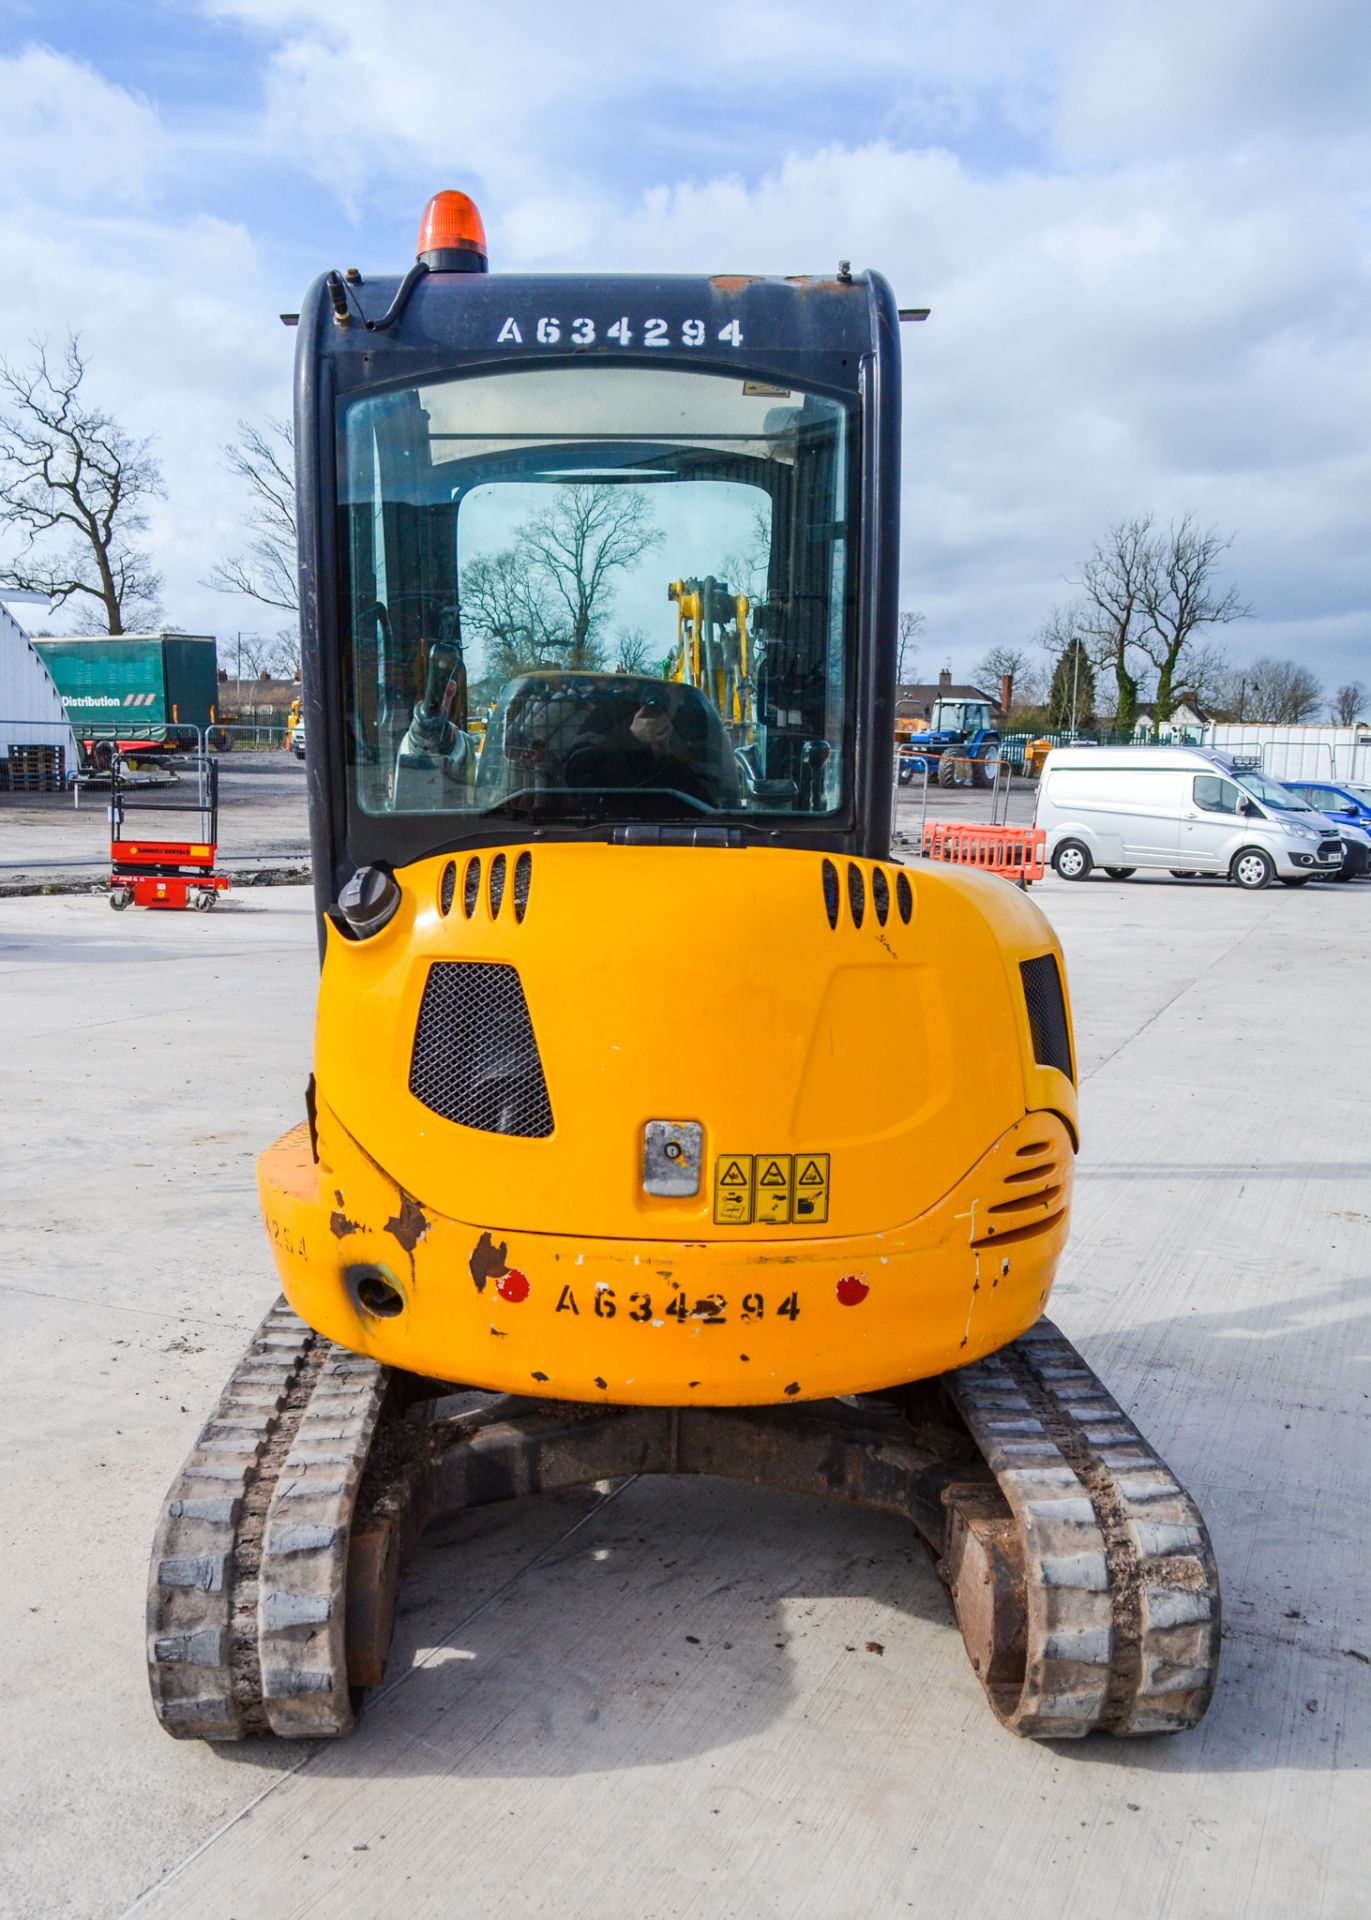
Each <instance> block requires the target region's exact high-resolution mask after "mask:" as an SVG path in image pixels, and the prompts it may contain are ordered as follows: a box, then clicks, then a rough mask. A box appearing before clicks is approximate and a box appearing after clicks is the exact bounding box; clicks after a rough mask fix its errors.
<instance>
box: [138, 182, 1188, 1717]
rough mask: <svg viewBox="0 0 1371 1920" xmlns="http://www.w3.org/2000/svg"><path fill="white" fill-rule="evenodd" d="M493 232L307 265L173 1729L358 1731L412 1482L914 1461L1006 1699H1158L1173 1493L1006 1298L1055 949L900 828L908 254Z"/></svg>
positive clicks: (1055, 987)
mask: <svg viewBox="0 0 1371 1920" xmlns="http://www.w3.org/2000/svg"><path fill="white" fill-rule="evenodd" d="M485 268H486V256H485V242H484V235H483V232H482V231H481V228H480V224H479V219H478V217H477V216H476V215H475V211H474V209H473V208H472V207H471V205H470V202H468V201H466V200H465V198H464V197H463V196H461V195H440V196H438V197H437V200H436V201H435V202H434V203H433V204H432V205H431V207H430V209H429V212H428V214H427V215H426V217H425V223H424V227H423V229H422V231H421V240H420V249H419V256H418V259H417V260H416V263H415V266H414V268H412V269H411V270H410V272H409V273H408V274H407V275H405V276H404V277H403V279H379V280H373V279H368V278H362V277H361V276H358V275H355V274H349V275H348V276H347V277H346V278H344V277H343V276H341V275H338V274H329V275H325V276H324V277H323V278H321V279H320V280H319V281H318V282H317V283H316V285H315V286H314V288H313V289H312V290H311V293H310V296H309V298H308V301H307V302H306V305H305V308H304V310H303V312H302V314H301V316H300V333H299V344H298V353H297V436H296V439H297V449H298V458H299V502H298V505H299V525H300V530H301V553H300V570H301V608H302V631H303V649H304V685H305V699H306V720H307V724H308V729H309V740H310V758H309V780H310V808H311V834H312V842H313V873H314V887H315V893H316V899H317V903H318V921H319V929H320V940H321V952H322V971H321V979H320V989H319V1001H318V1011H317V1019H316V1029H315V1057H314V1073H313V1077H312V1079H311V1082H310V1088H309V1094H308V1099H307V1116H306V1119H305V1121H304V1122H303V1123H302V1124H301V1125H300V1126H298V1127H297V1128H296V1129H294V1130H293V1131H292V1132H291V1133H290V1134H288V1135H286V1137H285V1138H284V1139H283V1140H281V1141H279V1142H278V1143H277V1144H276V1146H274V1147H273V1148H271V1149H270V1150H269V1151H268V1152H267V1153H266V1154H265V1155H264V1156H263V1158H262V1160H261V1163H260V1169H259V1183H260V1191H261V1199H262V1208H263V1213H264V1217H265V1221H266V1226H267V1232H268V1236H269V1241H270V1245H271V1249H272V1253H273V1255H274V1258H275V1261H276V1266H277V1270H278V1273H279V1275H280V1279H281V1284H282V1287H283V1290H284V1294H285V1299H284V1301H283V1302H282V1303H281V1305H280V1306H279V1307H278V1308H276V1309H273V1312H272V1314H271V1315H269V1316H268V1320H267V1322H265V1323H264V1326H263V1329H262V1332H261V1333H260V1334H259V1336H258V1339H257V1341H256V1342H255V1343H254V1344H253V1346H252V1347H251V1348H250V1349H249V1352H248V1354H247V1355H246V1356H245V1359H244V1361H243V1363H242V1365H241V1366H240V1368H239V1370H238V1372H237V1374H235V1377H234V1379H233V1380H232V1381H231V1382H230V1383H229V1387H228V1389H226V1395H225V1398H224V1399H223V1400H222V1401H221V1404H220V1407H219V1408H218V1409H217V1410H216V1414H215V1417H214V1419H213V1420H212V1421H211V1423H210V1427H208V1428H207V1429H206V1434H205V1436H202V1442H201V1443H200V1446H199V1449H198V1451H197V1452H195V1453H193V1454H192V1457H191V1460H190V1461H189V1462H188V1463H187V1467H186V1468H185V1470H184V1472H183V1476H182V1479H181V1480H180V1481H179V1482H178V1483H177V1486H176V1487H174V1488H173V1490H172V1494H171V1495H170V1496H169V1500H168V1505H167V1509H166V1511H165V1513H164V1517H163V1524H162V1529H161V1532H160V1533H159V1539H158V1545H157V1548H156V1550H155V1552H154V1566H153V1583H152V1597H151V1600H150V1635H151V1639H150V1655H151V1667H152V1673H153V1691H154V1697H155V1699H156V1701H157V1704H158V1709H159V1712H160V1713H161V1715H162V1718H163V1721H164V1724H166V1725H167V1726H168V1728H169V1730H171V1731H174V1732H178V1733H190V1734H200V1735H203V1736H204V1737H208V1738H235V1737H241V1736H242V1735H243V1734H246V1733H252V1732H255V1731H259V1730H262V1729H264V1728H268V1727H269V1728H270V1729H271V1730H273V1731H275V1732H277V1733H285V1734H290V1735H301V1736H317V1735H326V1734H333V1733H338V1732H342V1731H345V1730H346V1729H347V1728H348V1727H349V1726H350V1725H351V1723H352V1717H353V1713H354V1705H355V1689H357V1688H358V1687H365V1686H366V1685H370V1684H374V1682H375V1681H376V1679H377V1678H379V1674H380V1671H381V1669H382V1667H383V1665H384V1659H385V1649H386V1645H387V1643H388V1639H389V1624H390V1621H391V1619H392V1617H393V1610H394V1598H395V1587H396V1581H397V1579H398V1569H399V1567H400V1565H401V1563H402V1561H403V1558H404V1555H405V1553H406V1551H407V1550H408V1547H409V1545H410V1544H411V1543H412V1541H413V1539H414V1538H415V1537H416V1536H417V1534H418V1533H419V1532H420V1531H421V1530H422V1528H423V1526H424V1525H425V1524H426V1523H427V1522H428V1521H429V1520H430V1519H432V1518H433V1517H434V1516H435V1515H437V1514H440V1513H451V1512H454V1511H456V1510H459V1509H461V1508H462V1507H464V1506H467V1505H471V1504H474V1503H477V1502H479V1501H481V1500H485V1499H494V1498H506V1497H509V1496H510V1495H512V1494H514V1493H516V1492H519V1491H528V1490H532V1489H533V1488H535V1487H550V1486H553V1485H566V1484H572V1483H574V1482H578V1481H585V1480H599V1479H603V1478H605V1477H607V1476H610V1475H612V1474H615V1473H620V1472H689V1471H695V1472H706V1473H726V1474H735V1475H741V1476H743V1477H746V1478H751V1479H757V1480H767V1481H771V1482H774V1483H775V1484H778V1485H783V1486H787V1487H790V1488H799V1489H803V1490H807V1491H810V1492H813V1493H815V1494H817V1495H826V1496H830V1497H832V1496H836V1497H840V1498H845V1499H852V1500H864V1501H867V1502H869V1503H873V1504H876V1505H882V1506H886V1507H893V1508H895V1509H897V1510H899V1511H902V1512H905V1513H907V1514H908V1515H909V1516H910V1518H911V1519H912V1520H913V1521H914V1523H915V1524H916V1525H917V1526H918V1527H919V1529H920V1530H921V1532H922V1533H923V1534H924V1535H925V1537H926V1538H927V1539H928V1541H929V1542H930V1544H931V1546H932V1547H933V1549H934V1551H935V1553H936V1554H937V1556H938V1559H939V1565H940V1569H941V1570H942V1571H943V1572H944V1575H945V1577H946V1578H947V1579H948V1581H949V1585H950V1587H951V1589H952V1592H953V1596H954V1604H955V1606H956V1610H957V1615H958V1620H959V1624H960V1625H961V1628H962V1631H963V1635H964V1637H965V1639H966V1642H967V1645H968V1649H969V1650H970V1651H971V1654H972V1658H973V1662H974V1664H975V1666H976V1670H977V1672H978V1674H979V1676H980V1678H981V1681H982V1683H983V1684H984V1685H985V1687H986V1690H987V1693H988V1695H989V1697H990V1700H991V1704H992V1706H993V1707H994V1709H995V1711H996V1712H997V1714H998V1715H999V1716H1000V1718H1001V1719H1002V1720H1004V1722H1005V1723H1006V1724H1007V1725H1009V1726H1011V1727H1013V1728H1014V1729H1015V1730H1017V1731H1020V1732H1025V1733H1033V1734H1038V1735H1043V1736H1045V1737H1070V1736H1073V1735H1078V1734H1081V1733H1084V1732H1087V1731H1089V1730H1090V1729H1091V1728H1092V1727H1096V1726H1103V1727H1106V1728H1108V1729H1109V1730H1111V1731H1115V1732H1141V1731H1148V1730H1154V1729H1161V1728H1173V1727H1180V1726H1184V1725H1189V1724H1193V1721H1194V1720H1195V1719H1196V1718H1198V1716H1199V1714H1200V1713H1201V1712H1202V1711H1203V1708H1204V1704H1205V1702H1206V1701H1207V1698H1208V1690H1209V1687H1210V1684H1211V1681H1212V1668H1213V1660H1214V1655H1215V1648H1216V1645H1217V1641H1216V1634H1217V1596H1216V1591H1214V1590H1213V1580H1212V1558H1211V1557H1209V1553H1208V1546H1207V1540H1206V1539H1205V1536H1204V1533H1203V1524H1202V1522H1201V1521H1200V1519H1199V1516H1198V1514H1197V1513H1196V1512H1195V1510H1194V1508H1193V1505H1192V1504H1191V1503H1190V1502H1189V1500H1188V1496H1186V1495H1185V1494H1184V1492H1183V1490H1182V1489H1180V1488H1179V1487H1178V1486H1177V1485H1176V1484H1175V1483H1174V1481H1173V1480H1172V1479H1171V1478H1170V1476H1169V1475H1168V1474H1167V1472H1166V1470H1165V1468H1164V1467H1162V1465H1161V1463H1160V1462H1158V1461H1156V1459H1155V1456H1153V1455H1151V1454H1150V1451H1149V1450H1148V1449H1147V1448H1146V1443H1145V1442H1144V1441H1142V1439H1141V1436H1139V1435H1137V1434H1136V1432H1135V1430H1133V1429H1132V1428H1131V1426H1130V1425H1129V1423H1128V1422H1127V1421H1126V1419H1125V1417H1124V1416H1123V1414H1122V1412H1121V1410H1120V1409H1119V1408H1118V1407H1117V1406H1116V1405H1115V1403H1114V1402H1113V1401H1112V1400H1110V1398H1109V1396H1108V1395H1107V1393H1106V1391H1105V1389H1104V1388H1103V1387H1102V1386H1101V1385H1100V1383H1099V1382H1098V1381H1096V1380H1095V1379H1094V1376H1093V1375H1092V1374H1090V1372H1089V1370H1088V1369H1087V1368H1086V1367H1085V1365H1084V1363H1083V1362H1082V1361H1081V1360H1080V1358H1079V1356H1078V1355H1076V1354H1075V1353H1074V1351H1073V1349H1071V1348H1070V1347H1069V1345H1067V1343H1066V1342H1065V1341H1064V1340H1063V1339H1062V1338H1061V1337H1060V1336H1059V1335H1058V1334H1056V1333H1055V1331H1054V1330H1053V1329H1052V1328H1051V1327H1050V1326H1049V1325H1048V1323H1047V1322H1045V1321H1044V1320H1043V1319H1042V1317H1041V1316H1042V1314H1043V1310H1044V1307H1045V1305H1046V1302H1047V1298H1048V1294H1049V1291H1050V1289H1051V1286H1052V1281H1053V1277H1054V1274H1055V1270H1056V1266H1057V1262H1058V1259H1059V1257H1060V1254H1061V1251H1062V1248H1063V1245H1064V1243H1065V1239H1066V1233H1067V1224H1068V1216H1069V1206H1070V1197H1071V1188H1072V1175H1073V1162H1074V1157H1075V1151H1076V1141H1077V1100H1076V1085H1075V1081H1076V1068H1075V1058H1074V1049H1073V1043H1072V1037H1071V1027H1070V1017H1069V1010H1068V1002H1067V995H1066V984H1065V974H1064V970H1063V966H1062V960H1061V954H1060V949H1059V946H1058V943H1057V941H1056V938H1055V936H1054V934H1053V932H1052V929H1051V927H1050V926H1049V924H1048V922H1047V921H1046V919H1045V918H1044V917H1043V915H1042V914H1041V913H1040V912H1039V911H1038V909H1037V908H1036V907H1035V906H1034V905H1033V904H1031V903H1030V902H1029V901H1028V900H1027V899H1026V898H1024V896H1023V895H1022V894H1021V893H1019V891H1018V890H1017V889H1015V888H1014V887H1012V886H1011V885H1009V884H1007V883H1005V882H1003V881H1001V880H999V879H997V878H995V877H994V876H991V875H986V874H980V873H976V872H971V871H967V870H961V869H950V868H943V869H940V868H935V867H927V868H923V869H920V870H918V871H917V872H915V871H911V870H910V869H908V868H906V867H905V866H904V865H902V864H901V863H899V862H898V861H896V860H895V859H893V858H892V856H891V848H890V839H889V827H890V816H891V794H890V780H891V768H890V755H889V745H888V743H889V740H890V738H891V732H892V727H893V707H894V679H895V632H896V588H897V575H898V553H897V524H898V456H899V437H900V392H899V316H898V314H897V310H896V307H895V303H894V299H893V297H892V295H891V292H890V290H889V288H888V287H887V286H886V284H885V282H884V281H883V280H881V278H880V277H879V276H878V275H876V274H867V273H861V274H852V273H850V272H848V271H847V270H846V268H845V267H844V268H843V269H842V270H840V271H839V273H838V274H836V275H834V276H832V277H828V278H798V279H791V280H779V279H767V278H761V277H750V276H716V277H713V278H703V277H689V276H675V277H673V276H652V277H639V278H625V277H619V276H608V275H606V276H589V277H585V278H565V277H562V278H555V279H554V278H546V277H539V276H500V275H492V274H489V273H488V272H487V271H486V270H485ZM911 1058H913V1059H914V1060H915V1061H917V1063H918V1069H919V1070H918V1072H917V1073H915V1074H911V1073H910V1072H909V1070H908V1063H909V1060H910V1059H911ZM235 1448H238V1449H239V1452H235V1451H234V1449H235ZM1111 1448H1113V1449H1115V1451H1113V1452H1112V1453H1111V1452H1110V1449H1111ZM240 1453H241V1458H240V1457H239V1455H240ZM206 1474H210V1475H213V1474H218V1475H219V1476H220V1477H221V1478H222V1479H224V1480H226V1481H227V1483H228V1484H227V1486H226V1488H225V1489H224V1491H225V1496H226V1497H225V1501H224V1502H223V1503H222V1504H221V1505H219V1506H214V1507H213V1508H212V1510H211V1507H210V1506H207V1505H206V1501H205V1497H204V1495H203V1492H202V1484H203V1476H204V1475H206ZM216 1484H217V1483H216ZM245 1528H246V1529H247V1532H246V1533H245V1532H244V1529H245ZM1130 1528H1132V1529H1133V1531H1132V1533H1130V1532H1129V1529H1130ZM211 1560H213V1561H214V1572H213V1578H212V1579H211V1578H210V1577H209V1576H208V1575H205V1576H204V1578H202V1577H201V1576H202V1575H203V1574H204V1569H205V1567H206V1566H207V1565H208V1564H209V1562H210V1561H211ZM1163 1561H1164V1562H1165V1564H1163ZM206 1580H209V1584H208V1585H207V1584H206ZM216 1581H217V1583H218V1584H215V1583H216ZM1149 1581H1150V1582H1151V1586H1150V1587H1149V1586H1148V1582H1149ZM1154 1589H1155V1592H1156V1594H1157V1595H1158V1596H1161V1597H1159V1598H1157V1599H1156V1601H1155V1603H1153V1602H1149V1601H1147V1600H1145V1599H1139V1598H1138V1596H1139V1594H1141V1593H1143V1592H1144V1590H1146V1591H1147V1592H1152V1591H1153V1590H1154ZM245 1593H246V1595H247V1599H246V1600H244V1598H243V1595H244V1594H245ZM235 1594H237V1595H238V1598H237V1599H235V1597H234V1596H235ZM1149 1605H1151V1607H1152V1611H1151V1613H1149V1612H1148V1607H1149ZM1130 1609H1131V1611H1130ZM235 1662H236V1665H235ZM245 1663H246V1664H245ZM245 1671H246V1672H247V1673H248V1674H249V1679H248V1680H247V1681H246V1682H245V1681H244V1680H243V1678H242V1676H243V1673H244V1672H245Z"/></svg>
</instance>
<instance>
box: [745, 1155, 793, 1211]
mask: <svg viewBox="0 0 1371 1920" xmlns="http://www.w3.org/2000/svg"><path fill="white" fill-rule="evenodd" d="M792 1172H793V1165H792V1160H791V1156H790V1155H789V1154H788V1153H759V1154H758V1155H757V1177H756V1179H755V1180H754V1181H753V1193H754V1195H755V1198H754V1200H753V1211H752V1217H753V1219H754V1220H755V1221H756V1222H757V1225H758V1226H759V1227H762V1226H766V1227H788V1226H789V1225H790V1180H791V1174H792Z"/></svg>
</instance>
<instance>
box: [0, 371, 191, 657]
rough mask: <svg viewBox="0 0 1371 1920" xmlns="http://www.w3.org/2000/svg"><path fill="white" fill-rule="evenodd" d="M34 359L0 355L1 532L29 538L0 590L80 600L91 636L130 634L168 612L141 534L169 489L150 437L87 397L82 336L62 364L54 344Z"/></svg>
mask: <svg viewBox="0 0 1371 1920" xmlns="http://www.w3.org/2000/svg"><path fill="white" fill-rule="evenodd" d="M33 345H34V352H35V356H36V357H35V359H34V362H33V364H32V365H31V366H28V367H16V366H14V365H12V364H11V363H10V362H9V361H7V360H3V359H0V405H3V408H4V411H3V412H0V527H4V528H8V529H12V530H13V531H14V532H15V533H17V534H19V535H20V536H21V537H22V541H23V548H22V552H21V553H20V555H19V557H18V558H17V559H15V560H13V561H12V562H11V563H10V564H9V565H7V566H3V567H0V586H5V587H12V588H14V589H15V590H16V591H17V592H20V593H40V594H44V595H46V596H47V597H48V599H50V600H51V602H52V604H53V607H54V608H57V607H64V606H66V605H68V604H69V603H74V604H75V607H76V608H77V611H78V620H77V624H78V625H79V626H81V627H82V628H84V629H85V630H86V631H88V632H94V633H126V632H128V631H129V629H130V628H131V627H132V628H134V629H136V628H138V627H139V626H152V625H153V624H155V622H156V621H157V620H158V619H159V618H160V617H161V608H160V605H159V595H160V594H161V590H162V580H161V576H160V575H159V574H158V573H156V572H155V571H154V569H153V566H152V563H151V561H150V559H149V558H148V555H147V554H146V552H144V551H143V550H142V549H141V548H139V547H137V546H136V545H134V536H136V535H137V534H140V533H144V532H146V530H147V514H146V512H145V511H144V506H143V503H144V502H145V501H147V500H149V499H152V498H161V497H162V495H163V486H162V475H161V471H160V469H159V467H158V465H157V462H156V460H155V459H154V458H153V456H152V452H151V446H152V442H151V441H150V440H135V439H134V438H132V436H131V435H130V434H128V433H127V432H126V431H125V430H124V428H123V427H121V426H120V425H119V423H118V421H116V420H115V419H113V418H112V417H111V415H109V414H108V413H106V412H105V411H104V409H103V408H101V407H97V406H94V405H92V403H91V402H90V401H88V400H84V399H83V398H82V397H81V383H82V381H83V380H84V379H85V376H86V365H87V363H86V360H85V358H84V356H83V355H82V352H81V341H80V336H79V335H78V334H70V335H68V337H67V344H66V350H65V352H64V354H63V356H62V363H61V365H60V366H56V365H54V364H53V362H52V361H51V359H50V358H49V355H48V348H47V342H46V341H45V340H36V341H34V343H33Z"/></svg>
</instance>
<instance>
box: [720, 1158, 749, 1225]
mask: <svg viewBox="0 0 1371 1920" xmlns="http://www.w3.org/2000/svg"><path fill="white" fill-rule="evenodd" d="M714 1218H715V1220H716V1222H717V1223H718V1224H719V1225H720V1226H721V1227H746V1226H750V1225H751V1223H752V1155H751V1154H750V1153H721V1154H720V1155H719V1157H718V1159H717V1160H716V1161H715V1162H714Z"/></svg>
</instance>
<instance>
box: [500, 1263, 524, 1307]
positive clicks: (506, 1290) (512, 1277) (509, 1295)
mask: <svg viewBox="0 0 1371 1920" xmlns="http://www.w3.org/2000/svg"><path fill="white" fill-rule="evenodd" d="M495 1291H496V1292H497V1293H498V1294H499V1296H500V1298H501V1299H502V1300H508V1301H511V1302H512V1303H513V1304H515V1305H517V1304H518V1302H519V1301H520V1300H527V1299H528V1280H527V1277H526V1276H525V1275H524V1274H522V1273H520V1271H519V1269H518V1268H517V1267H511V1268H510V1270H509V1272H508V1273H502V1274H501V1275H500V1278H499V1279H498V1280H497V1281H496V1282H495Z"/></svg>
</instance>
